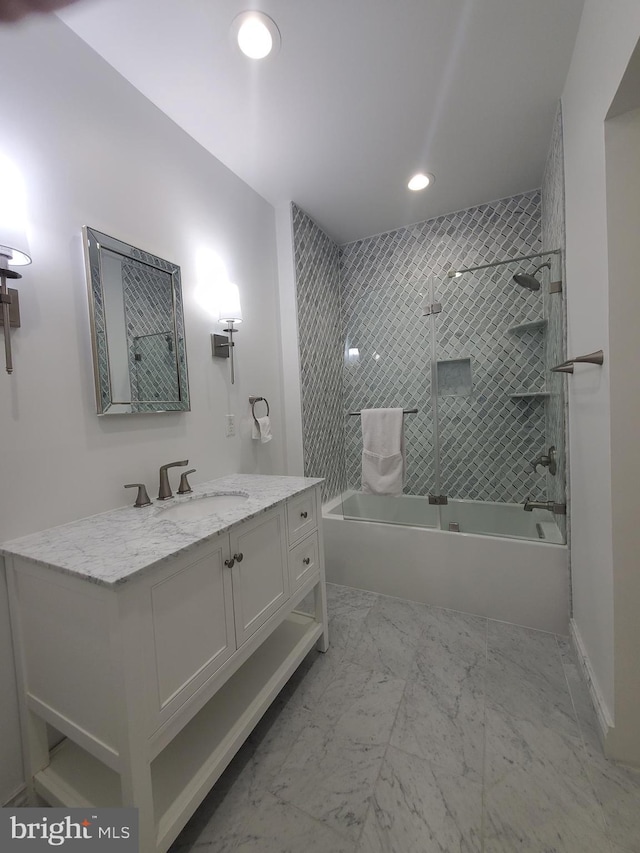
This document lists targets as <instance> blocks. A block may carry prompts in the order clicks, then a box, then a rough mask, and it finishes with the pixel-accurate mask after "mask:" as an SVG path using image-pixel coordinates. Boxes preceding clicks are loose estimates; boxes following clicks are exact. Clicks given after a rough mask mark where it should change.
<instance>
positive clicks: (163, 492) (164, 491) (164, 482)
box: [158, 459, 189, 501]
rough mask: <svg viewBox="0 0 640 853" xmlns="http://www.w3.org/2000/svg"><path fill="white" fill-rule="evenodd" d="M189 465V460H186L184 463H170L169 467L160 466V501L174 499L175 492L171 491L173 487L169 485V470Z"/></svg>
mask: <svg viewBox="0 0 640 853" xmlns="http://www.w3.org/2000/svg"><path fill="white" fill-rule="evenodd" d="M188 464H189V460H188V459H184V460H183V461H182V462H169V463H168V464H167V465H161V466H160V490H159V492H158V500H159V501H168V500H169V498H172V497H173V492H172V491H171V485H170V484H169V475H168V474H167V469H168V468H182V467H184V466H185V465H188Z"/></svg>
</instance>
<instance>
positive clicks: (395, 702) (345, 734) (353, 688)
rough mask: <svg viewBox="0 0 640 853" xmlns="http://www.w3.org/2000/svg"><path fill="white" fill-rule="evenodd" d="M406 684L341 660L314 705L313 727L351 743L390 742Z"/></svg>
mask: <svg viewBox="0 0 640 853" xmlns="http://www.w3.org/2000/svg"><path fill="white" fill-rule="evenodd" d="M404 686H405V681H404V680H403V679H400V678H393V677H392V676H390V675H387V674H385V673H380V672H375V671H373V670H370V669H364V668H363V667H361V666H358V664H354V663H349V662H348V661H344V662H343V664H342V666H341V667H340V668H339V670H338V671H337V672H336V676H335V678H334V679H333V681H332V682H331V683H330V684H329V686H328V687H327V689H326V690H325V692H324V693H323V694H322V698H321V699H320V701H319V702H318V704H317V706H316V707H315V708H314V709H313V712H312V716H313V722H314V725H317V726H320V727H323V728H324V729H326V730H327V731H328V732H333V734H334V736H335V737H338V738H345V739H348V740H349V741H350V742H351V743H354V744H381V745H386V744H387V743H388V742H389V737H390V735H391V729H392V727H393V723H394V720H395V718H396V714H397V712H398V706H399V705H400V700H401V699H402V693H403V691H404Z"/></svg>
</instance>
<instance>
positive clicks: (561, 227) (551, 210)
mask: <svg viewBox="0 0 640 853" xmlns="http://www.w3.org/2000/svg"><path fill="white" fill-rule="evenodd" d="M565 244H566V240H565V215H564V153H563V144H562V108H561V106H560V105H559V106H558V112H557V114H556V119H555V123H554V126H553V134H552V137H551V146H550V148H549V155H548V157H547V164H546V168H545V172H544V179H543V181H542V245H543V247H544V249H545V250H548V249H562V256H561V259H560V260H559V261H558V266H559V270H560V277H561V278H562V277H564V275H563V274H564V269H563V259H564V251H565ZM547 316H548V321H549V323H548V326H547V335H546V341H545V355H544V359H545V365H546V368H547V377H548V379H547V383H548V388H549V392H550V394H551V396H550V397H549V400H548V402H547V405H546V425H545V431H546V435H547V443H548V445H550V446H551V445H553V446H554V447H555V448H556V454H557V459H558V469H557V472H556V474H555V476H552V475H551V474H547V485H548V489H547V491H548V495H549V499H550V500H553V501H555V502H556V503H565V501H566V500H567V492H568V482H567V442H566V432H565V431H566V420H567V414H568V412H567V398H566V393H565V391H566V387H567V381H568V380H567V376H566V374H564V373H551V372H550V371H549V368H551V367H553V366H554V365H555V364H560V363H561V362H562V361H564V360H565V358H566V348H565V341H566V340H567V311H566V301H565V299H564V297H563V296H560V295H556V296H553V297H551V298H550V299H549V302H548V309H547ZM556 520H557V522H558V525H559V527H560V529H561V530H562V532H563V534H564V535H565V537H566V535H567V517H566V516H562V515H558V516H556Z"/></svg>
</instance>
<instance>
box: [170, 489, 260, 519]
mask: <svg viewBox="0 0 640 853" xmlns="http://www.w3.org/2000/svg"><path fill="white" fill-rule="evenodd" d="M248 497H249V495H243V494H233V493H231V494H230V493H226V492H221V493H219V494H216V495H202V497H195V498H187V499H183V500H182V502H181V503H176V504H172V505H171V506H166V507H160V508H159V509H158V515H159V517H160V518H166V519H170V520H171V521H194V520H196V519H198V518H205V517H206V516H207V515H219V514H220V513H221V512H227V510H230V509H236V508H237V507H239V506H242V505H243V504H244V503H246V501H247V499H248Z"/></svg>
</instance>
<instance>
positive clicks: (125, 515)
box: [0, 474, 322, 586]
mask: <svg viewBox="0 0 640 853" xmlns="http://www.w3.org/2000/svg"><path fill="white" fill-rule="evenodd" d="M321 482H322V480H321V479H316V478H311V477H278V476H268V475H262V474H230V475H228V476H226V477H221V478H220V479H218V480H210V481H209V482H207V483H200V485H198V486H194V487H193V493H192V494H190V495H185V496H182V497H181V496H176V497H173V498H172V499H171V500H168V501H164V502H162V503H160V502H156V501H154V502H153V504H152V505H151V506H148V507H143V508H142V509H135V508H134V507H132V506H127V507H122V508H121V509H114V510H110V511H109V512H102V513H100V514H98V515H92V516H89V517H88V518H81V519H79V520H78V521H72V522H70V523H68V524H63V525H61V526H60V527H52V528H50V529H49V530H43V531H41V532H39V533H31V534H29V535H28V536H22V537H21V538H20V539H12V540H11V541H9V542H3V543H2V544H1V545H0V554H1V555H4V556H10V557H11V556H13V557H23V558H25V559H27V560H30V561H31V562H33V563H37V564H38V565H39V566H44V567H45V568H49V569H53V570H55V571H59V572H64V573H66V574H71V575H75V576H76V577H80V578H83V579H84V580H88V581H91V582H93V583H97V584H102V585H104V586H116V585H117V584H120V583H124V582H125V581H127V580H129V579H131V578H132V577H133V576H134V575H137V574H139V573H140V572H142V571H146V570H148V569H151V568H153V567H154V566H156V565H158V564H160V563H162V562H163V561H165V560H168V559H170V558H172V557H174V556H176V555H177V554H182V553H184V552H185V551H188V550H189V549H190V548H193V547H195V546H196V545H199V544H200V543H202V542H205V541H206V540H208V539H214V538H215V537H216V536H219V535H220V534H221V533H225V532H227V531H228V530H230V529H231V528H232V527H235V526H236V525H238V524H241V523H242V522H243V521H246V520H247V519H249V518H253V517H254V516H256V515H258V514H259V513H261V512H265V511H266V510H268V509H271V507H274V506H276V505H277V504H279V503H282V502H283V501H285V500H287V498H290V497H293V496H294V495H297V494H300V493H301V492H304V491H306V490H307V489H310V488H313V487H314V486H316V485H317V484H318V483H321ZM216 493H226V494H229V493H231V494H234V493H235V494H246V495H248V497H247V500H246V502H245V503H244V504H242V506H240V507H236V508H234V509H228V510H225V511H223V512H216V514H215V515H209V516H206V517H204V518H199V519H195V520H173V519H170V518H168V517H166V516H164V517H163V513H164V511H165V509H167V508H169V507H170V506H175V505H176V504H178V503H185V502H186V501H189V500H193V499H194V498H198V497H203V496H207V495H211V494H216Z"/></svg>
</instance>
